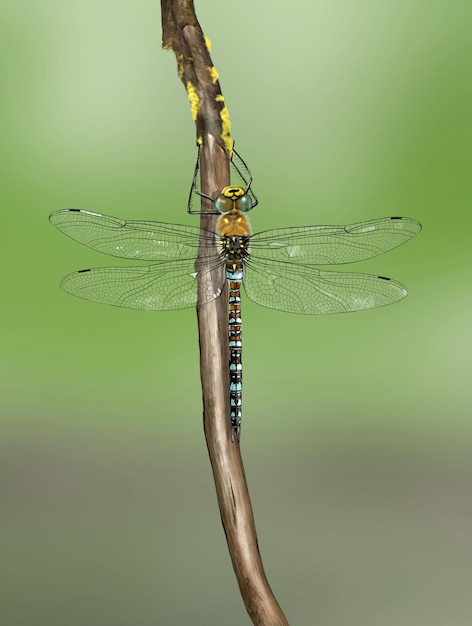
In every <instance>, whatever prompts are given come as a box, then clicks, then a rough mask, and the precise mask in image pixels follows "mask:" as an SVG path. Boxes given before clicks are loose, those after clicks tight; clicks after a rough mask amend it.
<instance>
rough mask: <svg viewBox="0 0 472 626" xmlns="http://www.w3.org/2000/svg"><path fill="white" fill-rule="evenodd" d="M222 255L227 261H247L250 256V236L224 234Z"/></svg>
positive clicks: (221, 243) (221, 242) (221, 240)
mask: <svg viewBox="0 0 472 626" xmlns="http://www.w3.org/2000/svg"><path fill="white" fill-rule="evenodd" d="M220 246H221V256H222V257H223V258H224V259H225V260H226V262H229V263H231V262H240V261H247V260H248V258H249V237H244V236H241V235H224V236H223V237H221V239H220Z"/></svg>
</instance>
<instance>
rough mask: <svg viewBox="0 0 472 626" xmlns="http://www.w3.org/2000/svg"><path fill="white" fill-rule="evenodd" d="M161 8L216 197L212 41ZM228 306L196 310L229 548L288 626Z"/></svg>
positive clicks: (173, 0) (257, 607) (218, 146)
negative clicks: (254, 499) (258, 509)
mask: <svg viewBox="0 0 472 626" xmlns="http://www.w3.org/2000/svg"><path fill="white" fill-rule="evenodd" d="M161 9H162V32H163V47H164V48H166V49H172V50H173V51H174V53H175V55H176V58H177V66H178V74H179V77H180V78H181V80H182V82H183V83H184V86H185V88H186V90H187V94H188V97H189V99H190V104H191V109H192V115H193V117H194V119H195V123H196V127H197V141H198V143H199V144H200V186H201V190H202V192H203V193H205V194H208V195H210V196H212V197H215V196H216V195H218V194H219V192H220V191H221V189H222V188H223V187H225V186H226V185H228V184H229V182H230V180H229V156H228V153H229V152H230V151H231V148H232V142H231V138H230V135H229V123H228V117H227V110H226V106H225V103H224V98H223V96H222V94H221V90H220V85H219V82H218V75H217V73H216V70H215V68H214V66H213V63H212V61H211V57H210V53H209V49H208V47H209V46H208V40H206V39H205V37H204V34H203V32H202V29H201V28H200V25H199V23H198V20H197V17H196V15H195V9H194V5H193V2H192V0H161ZM208 204H209V201H208V200H205V199H203V202H202V211H205V210H208V209H209V208H210V207H209V206H208ZM211 208H212V207H211ZM214 220H215V218H214V216H210V215H202V218H201V225H202V227H203V228H205V229H210V230H214V225H215V224H214ZM202 245H204V244H203V242H202ZM201 253H202V250H201ZM227 306H228V305H227V298H225V294H223V296H222V297H221V298H218V299H216V300H215V301H213V302H211V303H210V304H205V305H202V306H199V307H197V315H198V329H199V339H200V373H201V381H202V393H203V415H204V418H203V419H204V429H205V437H206V442H207V447H208V453H209V456H210V461H211V466H212V469H213V477H214V480H215V486H216V493H217V497H218V505H219V508H220V514H221V520H222V522H223V527H224V530H225V534H226V540H227V543H228V549H229V552H230V556H231V560H232V563H233V568H234V571H235V574H236V578H237V580H238V584H239V588H240V591H241V595H242V597H243V600H244V603H245V606H246V609H247V612H248V613H249V616H250V618H251V620H252V622H253V624H257V625H258V626H287V625H288V622H287V620H286V618H285V616H284V614H283V612H282V609H281V608H280V606H279V604H278V602H277V600H276V599H275V597H274V595H273V593H272V590H271V588H270V586H269V583H268V582H267V578H266V576H265V573H264V568H263V565H262V561H261V557H260V554H259V548H258V543H257V535H256V529H255V525H254V517H253V513H252V507H251V501H250V498H249V492H248V489H247V484H246V477H245V474H244V468H243V464H242V460H241V455H240V447H239V444H238V443H237V442H234V443H233V442H232V441H231V434H230V420H229V411H230V407H229V392H228V390H229V376H228V362H229V354H228V311H227ZM223 622H224V618H223V617H222V623H223Z"/></svg>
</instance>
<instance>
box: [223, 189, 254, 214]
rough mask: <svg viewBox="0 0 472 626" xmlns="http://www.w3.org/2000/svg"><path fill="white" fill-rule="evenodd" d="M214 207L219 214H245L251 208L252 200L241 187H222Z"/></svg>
mask: <svg viewBox="0 0 472 626" xmlns="http://www.w3.org/2000/svg"><path fill="white" fill-rule="evenodd" d="M215 207H216V210H217V211H218V212H219V213H223V214H224V213H231V212H232V213H238V212H239V211H240V212H241V213H246V212H247V211H250V210H251V208H252V200H251V198H250V196H249V195H248V194H247V193H246V191H245V190H244V189H243V187H239V186H238V185H230V186H229V187H224V188H223V189H222V191H221V193H220V195H219V196H218V198H217V199H216V200H215Z"/></svg>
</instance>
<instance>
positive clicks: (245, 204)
mask: <svg viewBox="0 0 472 626" xmlns="http://www.w3.org/2000/svg"><path fill="white" fill-rule="evenodd" d="M235 204H236V208H237V209H238V210H239V211H241V213H246V211H250V210H251V209H252V200H251V198H250V197H249V196H248V195H247V194H244V196H241V197H240V198H238V199H237V200H236V203H235Z"/></svg>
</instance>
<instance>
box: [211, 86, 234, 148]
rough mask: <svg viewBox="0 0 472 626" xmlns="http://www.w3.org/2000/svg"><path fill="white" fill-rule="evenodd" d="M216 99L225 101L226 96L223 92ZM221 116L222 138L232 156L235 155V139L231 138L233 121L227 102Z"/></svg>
mask: <svg viewBox="0 0 472 626" xmlns="http://www.w3.org/2000/svg"><path fill="white" fill-rule="evenodd" d="M215 100H216V101H217V102H224V101H225V98H224V96H222V95H221V94H220V95H218V96H216V98H215ZM220 118H221V139H222V140H223V141H224V144H225V147H226V150H227V152H228V154H229V156H230V157H232V156H233V140H232V139H231V122H230V119H229V111H228V107H227V106H226V104H224V105H223V108H222V109H221V110H220Z"/></svg>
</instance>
